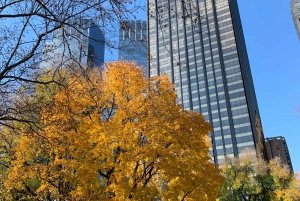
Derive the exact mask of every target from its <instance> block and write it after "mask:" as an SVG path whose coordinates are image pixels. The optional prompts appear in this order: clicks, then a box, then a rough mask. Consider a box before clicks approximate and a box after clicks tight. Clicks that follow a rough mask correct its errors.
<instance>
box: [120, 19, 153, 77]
mask: <svg viewBox="0 0 300 201" xmlns="http://www.w3.org/2000/svg"><path fill="white" fill-rule="evenodd" d="M147 35H148V32H147V22H146V21H121V22H120V30H119V47H118V49H119V60H120V59H123V60H127V61H134V62H136V63H137V64H138V65H139V66H141V67H143V69H144V72H145V74H146V77H148V59H147V57H148V56H147V55H148V54H147V52H148V48H147Z"/></svg>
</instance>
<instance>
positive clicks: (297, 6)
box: [291, 0, 300, 41]
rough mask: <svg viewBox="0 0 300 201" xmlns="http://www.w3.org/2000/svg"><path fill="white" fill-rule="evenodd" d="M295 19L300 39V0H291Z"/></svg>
mask: <svg viewBox="0 0 300 201" xmlns="http://www.w3.org/2000/svg"><path fill="white" fill-rule="evenodd" d="M291 9H292V16H293V21H294V24H295V28H296V31H297V34H298V38H299V41H300V0H292V1H291Z"/></svg>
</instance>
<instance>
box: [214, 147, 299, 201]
mask: <svg viewBox="0 0 300 201" xmlns="http://www.w3.org/2000/svg"><path fill="white" fill-rule="evenodd" d="M222 169H223V174H224V177H225V183H224V184H223V186H222V187H221V191H222V196H221V197H220V198H219V200H220V201H235V200H236V201H240V200H241V199H242V200H245V201H251V200H253V201H257V200H262V201H268V200H270V201H275V200H278V201H296V200H300V186H299V180H297V179H296V178H295V176H294V175H293V174H292V173H291V172H290V169H289V167H288V166H287V165H285V164H282V163H281V161H280V159H279V158H276V159H272V160H270V161H269V162H266V161H264V160H262V159H259V158H257V156H256V152H255V151H254V150H250V149H246V150H244V151H243V152H242V153H241V154H240V157H239V158H234V159H227V162H226V164H224V165H223V166H222Z"/></svg>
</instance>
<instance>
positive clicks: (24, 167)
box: [6, 62, 222, 200]
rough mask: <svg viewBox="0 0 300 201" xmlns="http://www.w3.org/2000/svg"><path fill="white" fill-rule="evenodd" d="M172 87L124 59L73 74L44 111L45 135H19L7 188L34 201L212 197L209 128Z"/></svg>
mask: <svg viewBox="0 0 300 201" xmlns="http://www.w3.org/2000/svg"><path fill="white" fill-rule="evenodd" d="M174 88H175V87H174V85H173V84H171V83H170V82H169V79H168V77H166V76H160V77H153V78H151V79H149V80H147V79H145V78H144V74H143V72H142V70H141V68H138V67H136V66H135V65H134V64H131V63H127V62H114V63H109V64H108V65H107V70H105V71H104V72H103V73H102V75H99V74H97V73H93V74H91V75H90V76H89V77H88V78H82V77H79V76H74V77H73V79H72V80H70V82H69V85H68V87H66V88H65V89H64V90H61V91H60V92H59V93H58V94H57V95H56V96H55V99H54V105H53V106H52V105H51V106H50V105H48V106H44V107H43V109H42V114H41V116H42V118H41V119H42V122H41V123H42V125H43V126H44V128H45V129H44V131H43V132H41V133H39V134H36V133H32V134H31V135H26V136H23V137H22V138H21V140H20V144H19V145H18V146H17V148H16V155H15V160H14V161H13V165H14V167H13V168H12V170H11V172H10V174H9V178H8V180H7V182H6V186H7V188H9V189H17V190H18V191H19V192H21V191H22V190H26V191H27V193H28V194H29V195H30V196H32V197H35V198H39V199H43V198H45V197H51V198H52V199H61V200H129V199H131V200H153V199H154V198H161V199H162V200H215V199H216V196H217V194H218V191H219V186H220V184H221V182H222V176H221V175H220V172H219V170H218V169H217V168H216V167H215V165H214V164H212V163H211V162H209V160H210V157H209V156H208V149H209V143H208V140H207V138H208V132H209V131H210V130H211V126H210V124H209V123H207V122H206V121H205V120H204V118H203V116H202V115H201V114H198V113H195V112H193V111H189V112H188V111H184V110H182V107H181V105H180V104H178V103H177V102H176V98H177V96H176V93H175V89H174ZM29 178H38V179H37V180H38V181H37V182H36V183H39V184H40V185H39V187H38V188H37V189H31V190H28V188H29V189H30V187H29V186H28V185H27V184H26V182H25V181H27V180H28V179H29Z"/></svg>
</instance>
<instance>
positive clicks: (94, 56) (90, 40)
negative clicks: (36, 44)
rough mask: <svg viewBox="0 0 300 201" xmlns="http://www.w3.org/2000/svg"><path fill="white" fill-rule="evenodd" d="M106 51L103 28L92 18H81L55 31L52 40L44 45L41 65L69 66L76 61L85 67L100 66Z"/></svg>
mask: <svg viewBox="0 0 300 201" xmlns="http://www.w3.org/2000/svg"><path fill="white" fill-rule="evenodd" d="M69 23H71V22H69ZM104 52H105V38H104V34H103V32H102V31H101V29H100V28H99V27H98V26H96V25H95V24H94V22H92V21H91V20H81V21H80V22H74V23H72V26H65V27H63V28H61V29H58V30H56V31H55V32H54V34H53V38H52V41H51V42H46V43H45V45H44V53H43V57H42V63H41V67H44V68H47V67H54V66H67V65H72V64H73V63H74V62H75V63H77V64H80V65H81V66H82V67H84V68H86V67H88V66H89V67H96V66H97V67H100V66H101V65H102V64H103V63H104Z"/></svg>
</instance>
